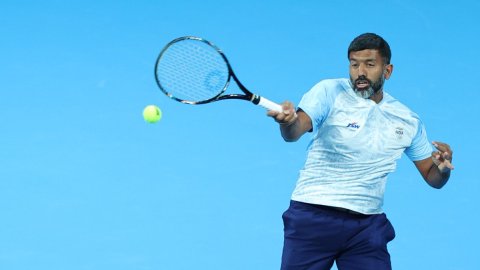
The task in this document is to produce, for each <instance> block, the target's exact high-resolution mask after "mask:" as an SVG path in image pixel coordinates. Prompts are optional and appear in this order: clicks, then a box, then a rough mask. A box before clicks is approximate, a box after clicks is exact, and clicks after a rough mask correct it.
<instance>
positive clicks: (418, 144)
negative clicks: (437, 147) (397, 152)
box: [405, 120, 433, 161]
mask: <svg viewBox="0 0 480 270" xmlns="http://www.w3.org/2000/svg"><path fill="white" fill-rule="evenodd" d="M432 152H433V148H432V145H431V144H430V142H429V140H428V138H427V131H426V130H425V126H424V125H423V122H422V121H420V120H418V127H417V134H416V135H415V137H414V138H413V140H412V144H411V145H410V146H409V147H407V148H406V149H405V154H406V155H407V156H408V158H410V160H412V161H418V160H422V159H426V158H428V157H430V156H431V155H432Z"/></svg>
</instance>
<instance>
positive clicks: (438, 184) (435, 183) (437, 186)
mask: <svg viewBox="0 0 480 270" xmlns="http://www.w3.org/2000/svg"><path fill="white" fill-rule="evenodd" d="M427 183H428V185H430V186H431V187H432V188H434V189H441V188H443V187H444V186H445V184H446V183H447V180H443V181H428V180H427Z"/></svg>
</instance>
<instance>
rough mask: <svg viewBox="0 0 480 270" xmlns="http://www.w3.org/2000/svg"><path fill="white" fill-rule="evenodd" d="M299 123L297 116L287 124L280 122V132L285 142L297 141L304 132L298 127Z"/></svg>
mask: <svg viewBox="0 0 480 270" xmlns="http://www.w3.org/2000/svg"><path fill="white" fill-rule="evenodd" d="M300 125H301V123H300V121H299V120H298V118H296V119H295V121H293V123H289V124H280V132H281V134H282V137H283V139H284V140H285V141H287V142H295V141H297V140H298V139H299V138H300V137H301V136H302V135H303V134H304V133H305V132H304V131H303V130H302V129H301V127H300Z"/></svg>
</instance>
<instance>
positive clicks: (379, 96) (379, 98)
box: [369, 89, 383, 104]
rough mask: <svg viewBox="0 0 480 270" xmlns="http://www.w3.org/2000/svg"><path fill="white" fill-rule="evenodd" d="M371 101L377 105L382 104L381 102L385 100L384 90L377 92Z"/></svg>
mask: <svg viewBox="0 0 480 270" xmlns="http://www.w3.org/2000/svg"><path fill="white" fill-rule="evenodd" d="M369 99H371V100H373V101H375V103H377V104H378V103H380V101H382V99H383V89H380V90H378V91H377V92H375V93H374V94H373V95H372V96H371V97H369Z"/></svg>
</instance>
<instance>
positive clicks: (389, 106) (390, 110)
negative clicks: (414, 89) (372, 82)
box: [382, 92, 421, 127]
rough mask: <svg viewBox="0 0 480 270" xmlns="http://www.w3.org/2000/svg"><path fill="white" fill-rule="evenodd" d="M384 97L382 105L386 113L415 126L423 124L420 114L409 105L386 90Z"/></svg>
mask: <svg viewBox="0 0 480 270" xmlns="http://www.w3.org/2000/svg"><path fill="white" fill-rule="evenodd" d="M383 98H384V100H383V104H382V107H383V111H384V112H385V113H387V114H388V115H390V116H391V117H394V118H397V119H399V120H401V121H403V122H406V123H409V124H411V125H413V126H415V127H417V126H418V125H419V124H421V120H420V117H419V116H418V114H417V113H415V112H414V111H412V110H411V109H410V108H409V107H408V106H407V105H405V104H403V103H402V102H400V101H399V100H397V99H396V98H394V97H393V96H391V95H390V94H388V93H385V92H384V94H383Z"/></svg>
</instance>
